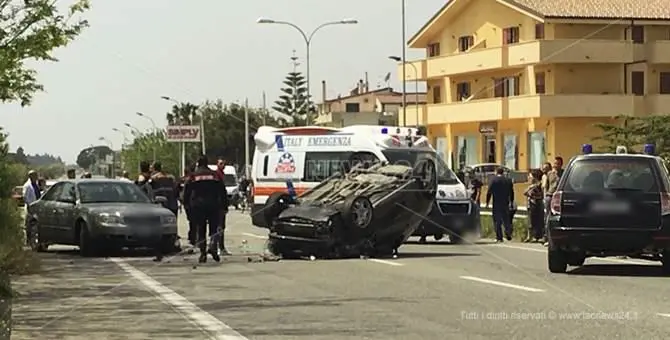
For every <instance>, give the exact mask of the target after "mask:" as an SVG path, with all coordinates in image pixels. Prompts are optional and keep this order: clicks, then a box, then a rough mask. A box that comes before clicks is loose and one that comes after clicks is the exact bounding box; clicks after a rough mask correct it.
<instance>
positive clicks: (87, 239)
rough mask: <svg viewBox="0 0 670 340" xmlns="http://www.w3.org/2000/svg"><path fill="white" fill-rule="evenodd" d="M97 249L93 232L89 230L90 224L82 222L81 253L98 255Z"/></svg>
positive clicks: (87, 255)
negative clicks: (92, 236)
mask: <svg viewBox="0 0 670 340" xmlns="http://www.w3.org/2000/svg"><path fill="white" fill-rule="evenodd" d="M97 251H98V250H97V249H96V247H95V244H94V242H93V239H92V238H91V234H90V232H89V231H88V226H86V224H82V225H81V226H80V228H79V255H81V256H84V257H92V256H95V255H96V252H97Z"/></svg>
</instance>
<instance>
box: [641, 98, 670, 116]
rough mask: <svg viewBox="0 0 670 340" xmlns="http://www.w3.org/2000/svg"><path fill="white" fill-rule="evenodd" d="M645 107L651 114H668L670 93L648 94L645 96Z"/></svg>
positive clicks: (669, 110)
mask: <svg viewBox="0 0 670 340" xmlns="http://www.w3.org/2000/svg"><path fill="white" fill-rule="evenodd" d="M644 99H645V108H646V111H647V113H648V114H651V115H667V114H670V94H650V95H647V96H646V97H645V98H644Z"/></svg>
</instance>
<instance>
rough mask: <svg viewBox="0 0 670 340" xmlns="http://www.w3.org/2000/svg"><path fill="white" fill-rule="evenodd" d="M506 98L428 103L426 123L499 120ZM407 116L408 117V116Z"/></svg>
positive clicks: (502, 113)
mask: <svg viewBox="0 0 670 340" xmlns="http://www.w3.org/2000/svg"><path fill="white" fill-rule="evenodd" d="M506 102H507V99H506V98H490V99H481V100H472V101H469V102H456V103H447V104H429V105H428V110H427V111H428V112H427V115H426V124H427V125H433V124H450V123H465V122H483V121H492V120H500V119H503V118H506V117H505V116H504V111H505V110H504V107H505V106H506ZM408 118H409V117H408Z"/></svg>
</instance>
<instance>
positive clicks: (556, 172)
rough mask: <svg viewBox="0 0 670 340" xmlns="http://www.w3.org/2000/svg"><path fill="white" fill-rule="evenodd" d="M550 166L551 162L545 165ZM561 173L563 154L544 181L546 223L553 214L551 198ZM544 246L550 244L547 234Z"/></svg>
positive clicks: (556, 160) (555, 160)
mask: <svg viewBox="0 0 670 340" xmlns="http://www.w3.org/2000/svg"><path fill="white" fill-rule="evenodd" d="M548 166H549V163H547V164H546V165H545V167H548ZM561 175H563V158H562V157H561V156H556V157H555V158H554V164H553V166H551V168H550V169H549V170H548V171H547V173H546V180H545V183H544V185H545V188H543V189H544V218H545V225H546V223H547V219H548V218H549V216H551V198H552V197H553V196H554V193H555V192H556V189H557V188H558V181H559V180H560V179H561ZM545 234H546V231H545ZM544 246H545V247H546V246H548V243H547V242H546V235H545V242H544Z"/></svg>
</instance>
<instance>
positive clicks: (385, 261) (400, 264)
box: [368, 259, 404, 267]
mask: <svg viewBox="0 0 670 340" xmlns="http://www.w3.org/2000/svg"><path fill="white" fill-rule="evenodd" d="M368 261H370V262H375V263H381V264H386V265H389V266H395V267H401V266H404V264H402V263H400V262H395V261H389V260H381V259H368Z"/></svg>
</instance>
